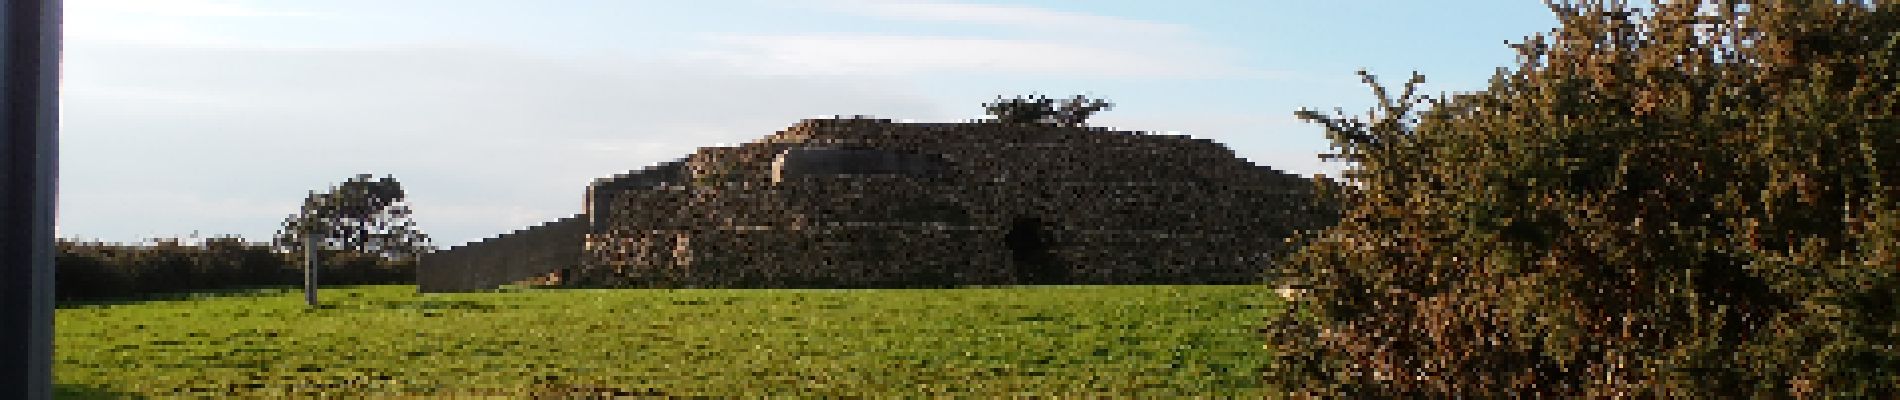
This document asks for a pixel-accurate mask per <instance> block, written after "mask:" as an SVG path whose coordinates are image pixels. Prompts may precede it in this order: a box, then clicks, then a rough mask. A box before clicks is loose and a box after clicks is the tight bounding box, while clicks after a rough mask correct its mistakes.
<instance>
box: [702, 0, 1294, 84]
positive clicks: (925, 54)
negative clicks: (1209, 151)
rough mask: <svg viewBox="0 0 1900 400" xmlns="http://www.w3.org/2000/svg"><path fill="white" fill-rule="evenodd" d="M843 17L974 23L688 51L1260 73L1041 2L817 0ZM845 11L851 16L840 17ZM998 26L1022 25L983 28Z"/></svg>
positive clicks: (872, 67) (880, 64)
mask: <svg viewBox="0 0 1900 400" xmlns="http://www.w3.org/2000/svg"><path fill="white" fill-rule="evenodd" d="M805 4H808V5H812V6H811V7H809V8H810V9H815V10H818V11H824V12H829V13H833V14H835V15H838V16H841V17H844V18H854V17H855V18H858V19H867V18H868V19H888V20H902V21H924V22H942V23H948V24H963V25H980V26H975V27H964V28H967V29H965V31H967V32H968V33H961V34H942V33H933V34H930V35H922V34H906V33H902V32H883V33H878V34H862V33H838V32H797V33H783V34H755V33H746V34H730V33H714V34H708V35H705V36H704V38H705V40H706V45H704V46H702V47H701V48H700V49H699V50H696V51H692V52H689V53H687V55H686V58H689V59H694V60H698V61H712V62H718V63H722V64H725V65H730V66H733V67H736V68H740V69H743V70H748V71H752V72H754V73H760V74H768V75H840V76H842V75H857V76H865V75H870V76H904V75H909V76H920V75H934V74H943V73H971V74H983V75H1005V74H1029V75H1043V76H1058V77H1063V78H1084V79H1102V78H1111V79H1112V78H1164V79H1166V78H1242V79H1248V78H1268V77H1275V76H1278V74H1277V73H1275V72H1271V71H1263V70H1259V69H1255V68H1250V67H1246V66H1243V65H1239V64H1237V63H1236V62H1234V61H1233V60H1232V57H1231V56H1232V53H1233V52H1232V51H1231V50H1230V49H1226V48H1222V47H1219V46H1214V45H1210V44H1208V43H1205V42H1203V41H1200V40H1198V39H1197V38H1196V37H1195V35H1194V33H1195V32H1194V30H1193V29H1191V28H1190V27H1188V26H1184V25H1178V24H1168V23H1160V22H1151V21H1142V20H1136V19H1129V18H1121V17H1113V16H1103V15H1090V14H1084V13H1076V12H1068V11H1060V10H1054V9H1046V8H1036V7H1024V6H1009V5H985V4H963V3H951V2H936V1H902V2H893V1H868V0H816V1H815V2H812V3H805ZM847 21H849V20H847ZM995 26H1002V27H1005V28H1020V29H1001V30H998V29H991V27H995Z"/></svg>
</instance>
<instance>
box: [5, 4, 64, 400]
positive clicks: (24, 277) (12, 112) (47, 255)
mask: <svg viewBox="0 0 1900 400" xmlns="http://www.w3.org/2000/svg"><path fill="white" fill-rule="evenodd" d="M60 5H61V1H60V0H0V93H5V96H6V101H5V102H4V103H0V399H35V400H40V399H51V398H53V299H54V296H53V256H54V249H53V240H54V238H53V216H54V209H53V205H54V202H55V199H56V198H55V197H54V194H55V193H56V191H57V190H58V185H57V183H58V178H59V174H58V171H57V170H56V168H57V167H58V165H59V162H58V156H59V146H58V140H59V112H58V108H57V107H58V105H59V38H60V36H59V25H60Z"/></svg>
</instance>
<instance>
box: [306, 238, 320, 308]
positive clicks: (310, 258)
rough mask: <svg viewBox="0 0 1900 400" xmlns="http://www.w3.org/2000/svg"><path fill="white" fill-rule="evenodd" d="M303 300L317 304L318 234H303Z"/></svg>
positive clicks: (314, 305)
mask: <svg viewBox="0 0 1900 400" xmlns="http://www.w3.org/2000/svg"><path fill="white" fill-rule="evenodd" d="M303 301H304V302H306V303H310V306H311V307H316V306H317V234H316V232H305V233H304V236H303Z"/></svg>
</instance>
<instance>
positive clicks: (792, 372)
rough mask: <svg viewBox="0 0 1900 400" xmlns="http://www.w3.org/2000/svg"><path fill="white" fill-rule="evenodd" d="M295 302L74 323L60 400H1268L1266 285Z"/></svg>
mask: <svg viewBox="0 0 1900 400" xmlns="http://www.w3.org/2000/svg"><path fill="white" fill-rule="evenodd" d="M321 296H322V299H323V300H324V303H325V306H324V307H321V308H318V309H310V308H309V307H307V306H305V305H304V304H303V295H302V292H301V291H297V290H293V289H279V290H260V291H253V292H242V293H228V294H219V295H203V296H197V297H195V298H188V299H174V300H153V301H144V302H121V303H114V304H92V305H65V306H61V308H60V309H59V311H58V315H57V323H56V329H57V332H56V335H57V337H58V339H57V344H56V346H55V357H56V358H57V360H58V365H57V366H56V367H55V370H54V374H55V380H56V381H57V382H58V384H59V389H58V390H59V397H60V398H142V397H151V398H166V397H177V396H180V395H197V396H206V397H227V396H235V397H282V396H285V395H289V396H293V397H310V396H317V397H331V396H332V395H334V397H341V398H357V397H372V398H387V397H398V398H400V397H415V398H434V397H454V398H469V397H484V396H493V397H495V398H526V397H532V396H536V395H540V394H560V393H580V392H586V391H591V390H600V391H606V390H608V389H612V390H616V391H619V392H622V393H631V394H635V395H662V394H663V395H714V396H721V395H771V394H779V395H801V396H803V395H813V396H823V395H867V396H891V395H905V396H909V395H919V394H922V395H926V396H930V395H949V396H973V397H991V396H998V395H1012V394H1056V395H1062V394H1070V395H1075V394H1082V395H1085V396H1087V397H1097V396H1096V395H1093V394H1099V395H1106V396H1111V397H1155V396H1178V395H1191V396H1215V397H1227V396H1246V397H1259V396H1261V395H1264V394H1265V393H1264V391H1265V389H1263V388H1261V387H1260V385H1261V383H1260V373H1259V370H1260V368H1262V367H1263V366H1264V365H1265V364H1266V363H1267V362H1269V361H1270V360H1269V354H1268V353H1267V352H1266V351H1265V350H1264V349H1263V348H1262V343H1263V342H1262V338H1261V337H1260V336H1259V335H1257V334H1256V333H1255V332H1256V330H1257V329H1258V328H1259V325H1260V321H1261V318H1262V317H1264V316H1266V315H1267V314H1266V313H1269V312H1276V311H1277V307H1278V304H1277V302H1275V300H1274V299H1275V297H1274V296H1273V295H1272V293H1271V292H1270V291H1268V290H1265V288H1263V287H1259V286H1077V287H1061V286H1057V287H1020V288H971V289H940V290H912V289H906V290H716V289H703V290H558V289H510V290H507V291H504V292H501V293H473V294H446V295H445V294H430V295H419V294H416V293H415V287H414V286H361V287H342V288H326V289H324V290H323V291H322V292H321Z"/></svg>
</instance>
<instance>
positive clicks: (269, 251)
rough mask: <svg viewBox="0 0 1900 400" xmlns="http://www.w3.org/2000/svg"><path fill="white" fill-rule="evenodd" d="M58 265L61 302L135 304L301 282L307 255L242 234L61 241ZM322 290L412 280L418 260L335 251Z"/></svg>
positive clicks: (325, 266)
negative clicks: (247, 239) (185, 294)
mask: <svg viewBox="0 0 1900 400" xmlns="http://www.w3.org/2000/svg"><path fill="white" fill-rule="evenodd" d="M55 247H57V249H58V253H59V254H58V255H57V258H56V259H55V261H54V264H55V266H56V268H57V272H56V273H55V274H54V280H55V284H54V287H55V288H56V293H55V296H56V297H57V298H58V299H59V301H62V302H64V301H83V300H108V299H131V298H139V297H145V296H148V295H155V294H168V293H183V292H196V291H209V290H224V289H238V288H250V287H267V286H296V285H302V284H303V262H302V260H303V258H302V257H303V256H302V255H301V254H292V253H290V252H287V251H283V250H280V249H277V248H273V247H272V246H271V245H269V244H265V243H250V242H245V241H244V240H243V239H242V238H239V237H217V238H210V239H205V240H203V241H202V242H201V243H195V244H193V243H186V242H184V241H181V240H179V239H157V240H153V241H148V242H144V243H137V244H120V243H100V242H85V241H78V240H74V239H59V241H58V242H57V244H56V246H55ZM318 259H319V260H321V264H322V265H321V267H320V269H319V270H318V282H319V283H320V284H322V285H326V286H327V285H376V284H406V283H414V282H415V262H414V261H408V260H402V261H397V260H388V259H385V258H383V257H380V256H376V255H366V254H360V253H352V252H342V251H335V250H326V251H323V254H321V256H320V257H319V258H318Z"/></svg>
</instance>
